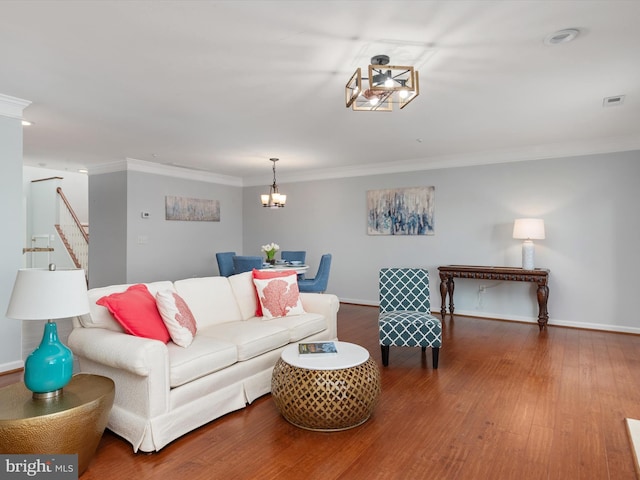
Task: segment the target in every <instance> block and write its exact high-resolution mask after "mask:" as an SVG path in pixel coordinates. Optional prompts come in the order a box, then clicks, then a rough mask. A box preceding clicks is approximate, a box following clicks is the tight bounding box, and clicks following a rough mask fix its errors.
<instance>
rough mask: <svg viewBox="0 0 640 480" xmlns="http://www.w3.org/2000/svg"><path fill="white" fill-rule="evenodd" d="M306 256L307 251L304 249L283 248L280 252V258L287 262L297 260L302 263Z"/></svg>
mask: <svg viewBox="0 0 640 480" xmlns="http://www.w3.org/2000/svg"><path fill="white" fill-rule="evenodd" d="M306 257H307V252H306V251H305V250H283V251H282V252H280V258H281V259H282V260H285V261H287V262H291V261H298V262H302V263H304V260H305V258H306Z"/></svg>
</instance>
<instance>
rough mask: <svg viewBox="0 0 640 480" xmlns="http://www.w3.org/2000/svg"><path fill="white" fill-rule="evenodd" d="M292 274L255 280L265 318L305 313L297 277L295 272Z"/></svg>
mask: <svg viewBox="0 0 640 480" xmlns="http://www.w3.org/2000/svg"><path fill="white" fill-rule="evenodd" d="M291 273H292V274H291V275H287V276H285V277H277V278H270V279H264V280H262V279H259V278H254V279H253V283H254V284H255V286H256V291H257V292H258V300H259V302H260V306H261V307H262V316H263V317H265V318H276V317H286V316H287V315H301V314H303V313H305V311H304V309H303V308H302V302H301V301H300V291H299V290H298V278H297V275H296V273H295V272H291Z"/></svg>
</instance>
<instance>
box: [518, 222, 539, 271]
mask: <svg viewBox="0 0 640 480" xmlns="http://www.w3.org/2000/svg"><path fill="white" fill-rule="evenodd" d="M513 238H519V239H523V240H524V242H522V268H523V270H533V269H534V268H535V266H534V263H535V261H534V259H535V247H534V245H533V240H543V239H544V220H542V219H541V218H518V219H516V221H515V222H514V223H513Z"/></svg>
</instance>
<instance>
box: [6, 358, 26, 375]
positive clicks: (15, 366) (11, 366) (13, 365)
mask: <svg viewBox="0 0 640 480" xmlns="http://www.w3.org/2000/svg"><path fill="white" fill-rule="evenodd" d="M21 368H24V362H23V361H22V360H16V361H15V362H8V363H2V364H0V373H4V372H12V371H13V370H20V369H21Z"/></svg>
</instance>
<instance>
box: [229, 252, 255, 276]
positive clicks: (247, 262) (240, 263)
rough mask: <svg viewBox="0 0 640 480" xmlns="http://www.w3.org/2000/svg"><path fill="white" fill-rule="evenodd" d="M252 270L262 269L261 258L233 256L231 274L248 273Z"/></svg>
mask: <svg viewBox="0 0 640 480" xmlns="http://www.w3.org/2000/svg"><path fill="white" fill-rule="evenodd" d="M254 268H262V257H259V256H257V255H256V256H254V255H234V256H233V273H243V272H250V271H251V270H253V269H254Z"/></svg>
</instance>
